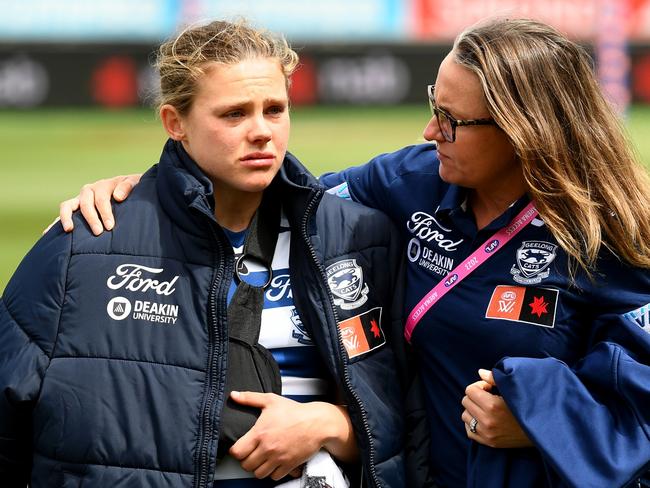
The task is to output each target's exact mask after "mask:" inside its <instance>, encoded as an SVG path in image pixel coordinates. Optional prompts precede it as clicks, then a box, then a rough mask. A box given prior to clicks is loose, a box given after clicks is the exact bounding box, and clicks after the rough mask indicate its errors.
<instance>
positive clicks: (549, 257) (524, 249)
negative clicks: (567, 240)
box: [510, 241, 557, 285]
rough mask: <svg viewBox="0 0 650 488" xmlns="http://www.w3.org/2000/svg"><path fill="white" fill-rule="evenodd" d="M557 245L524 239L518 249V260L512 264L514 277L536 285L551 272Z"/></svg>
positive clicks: (522, 281) (523, 283)
mask: <svg viewBox="0 0 650 488" xmlns="http://www.w3.org/2000/svg"><path fill="white" fill-rule="evenodd" d="M556 250H557V246H556V245H555V244H551V243H550V242H545V241H523V242H522V243H521V247H520V248H519V249H517V262H516V264H513V265H512V268H511V269H510V274H511V275H512V279H513V280H515V281H516V282H517V283H521V284H522V285H535V284H537V283H540V282H541V281H542V280H543V279H544V278H548V275H549V274H550V273H551V271H550V270H549V269H547V268H548V267H549V265H550V264H551V263H552V262H553V260H555V251H556Z"/></svg>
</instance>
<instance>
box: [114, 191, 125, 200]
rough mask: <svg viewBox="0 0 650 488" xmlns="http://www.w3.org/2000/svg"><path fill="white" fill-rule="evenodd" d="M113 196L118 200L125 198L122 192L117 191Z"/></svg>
mask: <svg viewBox="0 0 650 488" xmlns="http://www.w3.org/2000/svg"><path fill="white" fill-rule="evenodd" d="M113 196H114V197H115V198H117V199H118V200H121V199H122V198H124V193H123V192H121V191H116V192H115V193H114V194H113Z"/></svg>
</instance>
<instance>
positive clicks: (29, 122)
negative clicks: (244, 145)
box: [0, 0, 650, 290]
mask: <svg viewBox="0 0 650 488" xmlns="http://www.w3.org/2000/svg"><path fill="white" fill-rule="evenodd" d="M0 12H2V14H1V15H0V151H1V152H0V290H3V289H4V287H5V284H6V282H7V280H8V279H9V277H10V276H11V274H12V273H13V271H14V269H15V267H16V266H17V264H18V263H19V261H20V259H21V258H22V256H23V255H24V254H25V253H26V252H27V251H28V250H29V248H30V247H31V245H32V244H33V243H34V241H35V240H36V239H37V238H38V237H39V236H40V233H41V230H42V229H43V228H44V227H45V226H47V225H48V224H49V223H50V222H51V221H52V219H53V218H54V217H55V216H56V214H57V212H58V202H59V201H61V200H62V199H64V198H68V197H70V196H73V195H75V194H76V193H77V192H78V189H79V187H80V185H81V184H82V183H84V182H88V181H93V180H96V179H98V178H100V177H105V176H110V175H114V174H119V173H131V172H136V171H142V170H144V169H146V168H147V167H148V166H150V165H151V164H152V163H154V162H155V161H156V159H157V157H158V154H159V152H160V149H161V147H162V143H163V142H164V140H165V136H164V134H163V131H162V129H161V128H160V126H159V123H158V121H157V119H156V117H155V115H154V114H153V112H152V111H151V110H150V109H149V108H148V101H149V100H150V96H151V94H152V93H154V92H155V89H156V86H155V73H154V72H153V70H152V68H151V67H150V63H149V60H150V56H151V53H152V51H153V50H154V48H155V46H156V45H157V44H158V43H159V42H160V41H161V40H162V39H164V38H166V37H169V36H170V35H172V34H173V33H174V32H175V31H176V30H177V29H178V28H179V26H182V25H184V24H188V23H192V22H196V21H201V20H207V19H212V18H228V19H232V18H236V17H240V16H241V17H246V18H248V19H249V20H250V21H251V22H252V23H253V24H254V25H257V26H263V27H266V28H269V29H271V30H274V31H278V32H282V33H284V34H285V35H286V36H287V38H288V39H289V41H290V42H291V43H292V45H293V46H294V47H295V48H296V49H297V50H298V51H299V53H300V55H301V60H302V65H301V68H300V70H299V71H298V72H297V73H296V75H295V76H294V80H293V86H292V93H291V96H292V101H293V109H292V110H293V133H292V139H291V144H290V150H291V151H292V152H294V153H295V154H297V155H298V156H299V157H300V158H301V159H302V160H303V161H304V162H305V163H306V164H307V165H308V166H309V167H310V168H311V169H312V170H313V171H314V173H316V174H318V173H321V172H323V171H326V170H333V169H337V168H342V167H345V166H346V165H350V164H356V163H362V162H364V161H365V160H366V159H368V158H369V157H371V156H373V155H374V154H377V153H380V152H385V151H391V150H393V149H396V148H398V147H401V146H403V145H407V144H412V143H416V142H419V141H421V140H422V139H421V131H422V128H423V126H424V125H425V123H426V122H427V120H428V116H429V115H428V114H429V112H428V106H427V103H426V98H425V87H426V85H427V84H428V83H431V82H432V80H434V79H435V76H436V70H437V66H438V64H439V62H440V60H441V59H442V57H443V56H444V55H445V53H446V52H447V51H448V50H449V47H450V45H451V42H452V40H453V38H454V36H455V35H456V34H457V33H458V32H460V31H461V30H462V29H463V28H464V27H466V26H468V25H470V24H472V23H474V22H476V21H478V20H480V19H482V18H484V17H488V16H493V15H502V16H517V17H533V18H539V19H542V20H544V21H546V22H549V23H551V24H553V25H555V26H556V27H558V28H559V29H560V30H562V31H563V32H565V33H566V34H567V35H569V36H570V37H572V38H574V39H576V40H577V41H579V42H581V43H583V44H584V45H585V46H586V47H587V48H588V49H589V50H590V52H591V53H592V54H593V56H594V59H595V60H596V61H597V69H598V73H599V75H600V78H601V83H602V85H603V87H604V88H605V90H606V92H607V93H608V96H609V97H610V99H611V101H612V103H613V104H615V105H616V106H617V107H618V108H619V109H620V111H621V114H622V116H623V117H624V118H625V120H626V124H627V127H628V129H629V133H630V138H631V139H632V141H633V143H634V144H635V146H636V147H637V150H638V152H639V154H640V156H641V159H642V161H643V162H644V163H645V164H646V165H647V166H648V167H650V105H649V104H650V0H619V1H616V0H546V1H544V2H539V1H536V0H356V1H354V2H350V1H347V0H328V1H327V2H321V1H311V0H240V1H232V0H139V1H138V2H132V1H130V0H94V1H93V2H87V1H86V0H21V1H20V2H18V1H14V0H0Z"/></svg>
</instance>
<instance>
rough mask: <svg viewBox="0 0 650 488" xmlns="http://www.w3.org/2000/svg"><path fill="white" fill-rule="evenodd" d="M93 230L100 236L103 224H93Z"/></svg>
mask: <svg viewBox="0 0 650 488" xmlns="http://www.w3.org/2000/svg"><path fill="white" fill-rule="evenodd" d="M92 230H93V234H95V235H96V236H98V235H99V234H101V233H102V226H101V225H93V226H92Z"/></svg>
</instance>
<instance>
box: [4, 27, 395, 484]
mask: <svg viewBox="0 0 650 488" xmlns="http://www.w3.org/2000/svg"><path fill="white" fill-rule="evenodd" d="M297 62H298V57H297V55H296V53H295V52H293V51H292V50H291V49H290V48H289V46H288V45H287V43H286V41H284V39H282V38H279V37H276V36H273V35H271V34H269V33H266V32H263V31H259V30H257V29H253V28H251V27H249V26H247V25H245V24H243V23H231V22H221V21H216V22H211V23H209V24H206V25H198V26H193V27H191V28H189V29H187V30H185V31H183V32H182V33H181V34H180V35H179V36H178V37H177V38H175V39H173V40H171V41H170V42H167V43H165V44H163V45H162V46H161V48H160V53H159V58H158V67H159V72H160V81H161V100H160V105H159V114H160V118H161V121H162V125H163V127H164V129H165V130H166V132H167V134H168V135H169V139H168V141H167V142H166V144H165V146H164V148H163V151H162V154H161V156H160V160H159V163H158V164H157V165H155V166H154V167H152V168H151V169H150V170H149V171H148V172H147V173H146V174H145V175H144V176H143V177H142V180H141V182H140V184H139V185H138V187H137V188H136V190H135V191H134V192H133V196H132V197H131V198H130V199H129V201H128V202H125V203H124V204H123V205H120V206H119V207H115V212H116V217H117V218H118V219H119V222H120V224H119V225H118V227H117V228H116V229H114V231H113V232H112V233H110V234H105V235H104V236H103V237H99V238H95V237H94V236H93V235H92V233H91V232H90V230H89V229H88V228H87V227H85V226H84V225H78V226H77V228H76V229H75V231H74V232H72V233H70V234H65V233H63V232H62V230H61V229H60V228H59V227H58V226H57V228H53V229H52V230H51V231H50V232H48V233H47V234H46V235H45V236H44V237H43V238H42V239H41V240H40V241H39V242H38V243H37V244H36V246H35V247H34V248H33V249H32V251H31V252H30V253H29V254H28V255H27V256H26V257H25V259H24V260H23V262H22V263H21V264H20V266H19V267H18V269H17V271H16V273H15V274H14V276H13V278H12V279H11V281H10V282H9V284H8V285H7V288H6V289H5V291H4V294H3V296H2V299H1V300H0V392H2V395H0V480H1V481H0V484H1V485H2V486H3V487H12V488H13V487H16V488H19V487H20V488H22V487H24V486H26V485H27V484H29V486H31V487H34V488H38V487H48V488H49V487H73V486H75V487H79V486H93V487H133V488H135V487H153V486H155V487H157V488H162V487H194V488H208V487H215V488H264V487H270V486H277V485H279V484H280V483H281V482H282V484H284V483H291V486H299V487H305V486H314V483H327V484H328V485H329V486H333V487H344V486H349V485H348V481H347V480H346V479H345V478H344V477H343V475H342V473H341V471H340V469H339V467H338V465H337V464H336V463H335V462H334V460H333V459H332V458H334V459H336V460H337V461H338V462H339V463H346V464H347V473H348V474H349V476H350V478H351V479H353V480H354V479H360V480H363V482H364V483H365V484H367V486H372V487H375V488H380V487H385V488H388V487H391V488H392V487H403V486H406V484H405V483H406V482H405V480H404V468H403V463H404V456H403V416H402V414H401V408H402V393H401V384H403V379H402V378H400V376H399V375H398V373H397V371H398V367H397V363H396V359H395V357H394V355H393V352H392V349H391V347H390V344H389V339H390V337H391V331H392V330H393V329H395V330H398V329H397V328H396V327H395V326H396V325H397V326H398V327H399V325H400V322H401V321H400V317H399V314H400V313H401V301H400V300H399V299H398V297H397V296H396V295H395V293H394V286H395V283H399V282H400V280H399V276H400V271H399V270H400V259H399V258H398V256H399V247H398V243H399V241H398V238H397V236H396V235H395V232H391V228H392V224H391V222H390V220H389V219H388V218H387V217H386V216H385V215H383V214H381V213H380V212H378V211H375V210H371V209H368V208H366V207H362V206H361V205H359V204H356V203H353V202H346V201H344V200H342V199H340V198H337V197H335V196H333V195H329V194H326V193H325V192H324V191H323V189H322V188H321V187H320V186H319V185H318V183H317V181H316V179H315V178H314V177H313V176H312V175H311V174H310V173H309V172H308V171H307V170H306V169H305V168H304V167H303V166H302V165H301V164H300V162H299V161H298V160H297V159H296V158H294V157H293V156H291V155H290V154H288V153H287V152H286V149H287V143H288V138H289V127H290V120H289V100H288V91H287V88H288V83H289V76H290V75H291V72H292V71H293V69H294V68H295V67H296V64H297ZM294 283H298V285H297V286H292V284H294ZM393 312H396V314H397V315H395V314H394V313H393ZM305 463H306V464H305ZM289 474H290V475H291V476H293V477H298V478H299V480H294V479H292V478H291V476H289V479H284V478H286V477H287V475H289Z"/></svg>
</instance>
